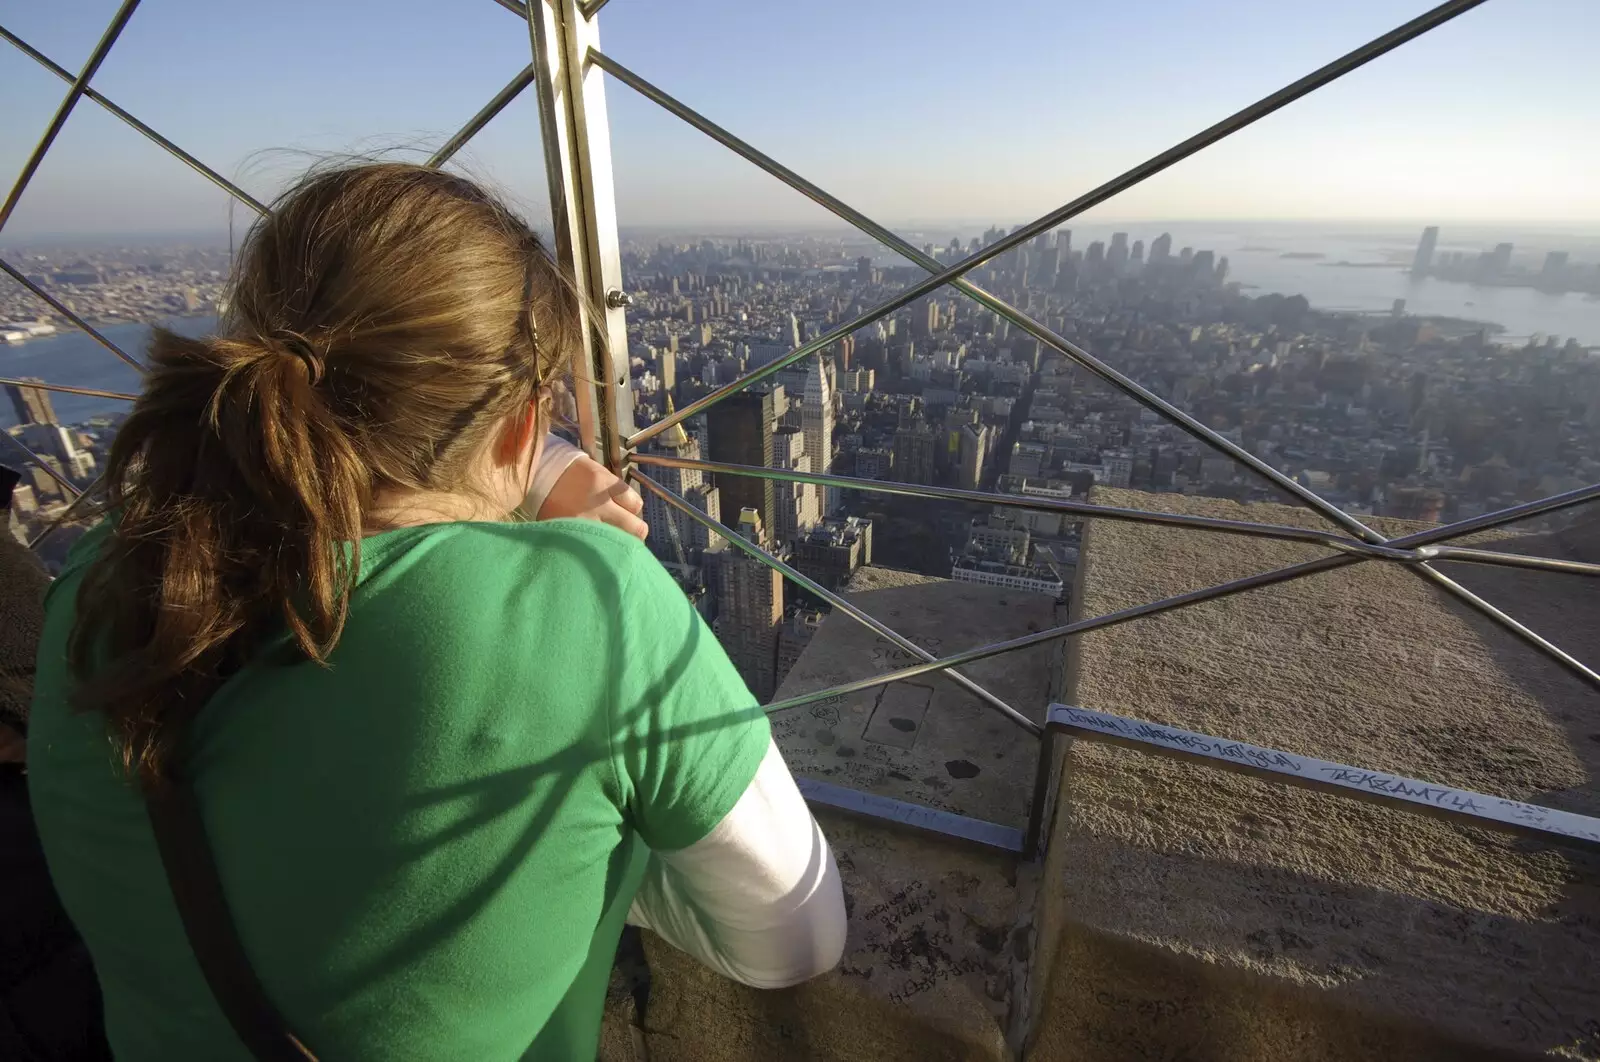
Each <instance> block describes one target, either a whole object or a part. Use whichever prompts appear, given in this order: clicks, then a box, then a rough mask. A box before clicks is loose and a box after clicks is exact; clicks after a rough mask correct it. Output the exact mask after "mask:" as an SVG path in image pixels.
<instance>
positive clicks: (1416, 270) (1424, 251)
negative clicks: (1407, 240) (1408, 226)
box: [1411, 225, 1439, 277]
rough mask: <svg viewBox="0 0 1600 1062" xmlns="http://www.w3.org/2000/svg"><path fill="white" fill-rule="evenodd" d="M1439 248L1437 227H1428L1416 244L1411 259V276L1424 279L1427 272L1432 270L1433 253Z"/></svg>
mask: <svg viewBox="0 0 1600 1062" xmlns="http://www.w3.org/2000/svg"><path fill="white" fill-rule="evenodd" d="M1438 246H1439V226H1437V225H1429V226H1428V227H1427V228H1425V229H1423V230H1422V239H1421V240H1420V241H1418V243H1417V253H1416V257H1414V258H1412V259H1411V275H1412V276H1417V277H1425V276H1427V275H1428V270H1430V269H1432V268H1433V251H1434V248H1436V247H1438Z"/></svg>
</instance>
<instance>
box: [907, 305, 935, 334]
mask: <svg viewBox="0 0 1600 1062" xmlns="http://www.w3.org/2000/svg"><path fill="white" fill-rule="evenodd" d="M938 330H939V303H938V302H937V301H935V300H934V299H927V300H925V301H924V302H923V304H922V305H921V306H920V307H917V308H916V309H914V310H912V311H911V334H912V335H913V336H915V337H916V338H918V339H928V338H930V337H931V336H932V335H933V333H935V332H937V331H938Z"/></svg>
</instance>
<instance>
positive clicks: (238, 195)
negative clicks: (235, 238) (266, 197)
mask: <svg viewBox="0 0 1600 1062" xmlns="http://www.w3.org/2000/svg"><path fill="white" fill-rule="evenodd" d="M0 37H4V38H5V39H6V40H8V41H10V42H11V43H12V44H14V45H16V46H17V48H18V49H19V50H20V51H22V52H23V53H24V54H25V55H27V56H28V57H29V58H31V59H32V60H33V61H34V62H36V63H38V64H39V65H40V66H42V67H44V68H45V69H46V70H48V71H50V72H51V73H52V74H54V75H56V77H59V78H61V79H62V80H63V81H67V82H72V81H73V80H75V79H74V77H73V75H72V72H71V71H70V70H68V69H67V68H66V67H64V66H62V65H61V64H60V63H58V62H56V61H55V60H54V59H51V58H50V57H49V56H47V55H45V54H44V53H43V52H41V51H39V49H37V48H35V47H34V46H33V45H31V44H29V43H28V42H27V41H25V40H23V39H22V38H21V37H19V36H17V35H16V34H15V33H12V32H11V31H10V30H8V29H6V28H5V27H4V26H0ZM83 94H84V95H85V96H87V97H89V98H90V99H91V100H94V101H95V102H96V103H98V104H99V105H100V106H102V107H104V108H105V109H106V110H108V111H110V112H111V113H112V114H114V115H116V116H117V117H118V118H120V119H122V120H123V121H124V122H126V123H127V124H128V125H130V126H132V127H133V128H134V129H135V130H137V131H138V132H139V133H141V134H142V135H143V136H144V137H145V139H147V140H149V141H150V142H151V143H153V144H155V145H156V146H157V147H160V148H161V149H162V150H164V151H166V152H167V153H168V154H170V155H172V156H174V157H175V158H177V159H178V160H179V161H181V162H182V163H183V164H184V165H185V166H188V167H189V168H190V169H191V170H194V171H195V172H196V173H198V174H199V175H200V176H202V177H204V178H205V179H206V180H208V181H210V182H211V183H212V184H214V185H216V186H217V187H218V188H220V189H222V190H223V191H224V192H227V193H228V194H229V195H231V196H233V197H234V198H235V199H237V200H239V202H241V203H243V204H244V205H245V206H247V207H249V208H250V209H251V210H254V211H255V212H256V213H257V214H265V213H266V212H267V208H266V207H264V206H262V205H261V203H260V202H258V201H257V200H256V198H255V197H254V196H252V195H251V194H250V193H249V192H246V191H245V190H244V189H242V188H240V187H239V186H238V185H236V184H234V183H233V182H232V181H230V180H228V179H227V178H226V177H224V176H222V174H220V173H218V172H217V171H216V170H214V169H212V168H211V167H210V166H207V165H206V164H205V163H203V162H201V161H200V160H199V159H197V158H195V157H194V156H193V155H191V154H189V153H188V152H187V151H185V150H183V148H181V147H179V146H178V145H177V144H174V143H173V142H172V141H170V140H168V139H167V138H166V137H164V136H162V135H161V134H160V133H158V132H156V131H155V130H154V129H152V128H150V127H149V126H148V125H146V124H145V123H144V122H142V121H140V120H139V119H138V118H136V117H134V116H133V115H132V114H130V113H128V112H127V111H125V110H123V109H122V108H121V107H119V106H118V105H117V104H116V103H113V102H112V101H111V100H110V99H108V98H107V97H106V96H105V95H103V94H102V93H101V92H100V91H99V90H97V89H95V88H94V87H92V86H90V85H87V84H86V85H84V86H83Z"/></svg>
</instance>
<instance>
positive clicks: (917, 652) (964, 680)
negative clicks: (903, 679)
mask: <svg viewBox="0 0 1600 1062" xmlns="http://www.w3.org/2000/svg"><path fill="white" fill-rule="evenodd" d="M634 481H635V482H637V483H639V484H640V485H641V486H643V487H644V488H645V489H646V490H648V491H650V492H651V493H652V494H654V495H656V496H657V497H658V498H660V499H661V500H662V501H664V502H666V503H667V504H668V505H670V506H671V507H672V508H674V509H676V510H678V511H679V512H681V513H683V514H684V515H685V516H687V517H689V518H690V519H692V520H694V521H695V522H696V523H698V524H700V525H701V526H703V527H705V528H707V529H708V530H711V531H714V532H716V533H717V534H719V535H721V536H722V537H723V538H724V539H726V540H727V541H728V543H729V544H730V545H732V546H734V547H735V548H737V549H739V550H742V551H743V552H744V553H746V554H748V555H750V556H751V557H753V558H755V559H756V560H757V561H759V562H760V563H762V564H764V565H766V566H767V567H768V568H771V569H773V570H774V571H777V572H779V573H781V574H782V575H783V576H784V577H785V578H786V579H788V580H789V581H790V582H793V583H794V584H795V585H796V586H799V587H801V588H803V589H804V590H806V591H807V592H808V593H811V594H814V595H815V596H816V597H818V598H820V599H821V600H823V601H826V602H827V603H828V604H829V605H831V606H833V607H834V608H836V609H838V610H839V611H840V612H843V613H844V614H845V615H847V616H849V617H850V618H851V619H853V620H855V621H856V622H857V623H860V624H862V625H863V626H865V627H866V628H867V629H869V630H871V631H873V632H874V633H876V634H878V635H881V636H882V637H884V638H887V639H889V640H890V641H891V642H893V643H894V644H895V645H897V646H899V647H900V648H902V649H904V650H905V651H906V652H908V653H910V654H912V655H913V656H916V657H918V658H920V659H921V660H923V661H932V660H935V659H936V658H935V657H934V655H933V654H932V653H930V652H928V650H926V649H924V648H922V646H920V645H918V644H917V643H916V642H913V641H912V640H911V639H909V638H907V637H906V636H905V635H903V634H900V633H898V632H896V631H894V630H892V629H890V628H889V627H888V626H887V625H886V624H884V623H883V622H881V621H880V620H878V619H875V618H874V617H872V616H871V615H869V614H868V613H866V612H864V611H862V610H861V609H860V608H858V607H857V606H856V605H854V604H852V603H851V602H849V601H846V600H845V599H844V598H842V597H840V596H839V595H838V594H836V593H834V592H833V591H831V590H829V589H827V588H826V587H824V586H823V585H822V584H821V583H819V582H817V581H816V580H815V579H812V578H811V577H810V576H807V575H805V574H803V573H802V572H799V571H797V570H796V569H794V568H792V567H790V566H789V565H787V564H785V563H784V562H783V561H781V560H779V559H778V558H777V557H774V556H773V555H772V554H770V553H768V552H767V551H766V550H764V549H762V548H761V547H760V546H758V545H756V544H755V543H754V542H751V541H749V540H748V539H746V538H745V537H744V536H742V535H740V534H739V532H737V531H734V530H733V529H732V528H729V527H727V526H725V525H724V524H722V523H721V522H719V521H717V520H714V519H712V518H711V517H710V516H709V515H707V514H706V513H703V512H701V511H700V510H699V509H696V508H695V507H694V506H693V505H690V504H689V502H688V501H687V500H686V499H685V498H683V497H682V496H681V495H679V494H677V493H676V492H674V491H672V490H669V489H668V488H666V487H663V486H662V485H661V484H659V483H657V482H656V481H655V480H653V479H651V478H650V477H649V476H643V475H635V476H634ZM943 670H944V672H945V676H946V677H947V678H948V679H950V681H951V682H954V683H955V684H956V685H958V686H960V687H961V688H962V689H964V690H966V691H967V692H968V693H970V694H972V695H973V696H974V697H977V698H978V699H979V700H981V701H983V702H984V703H985V704H987V705H988V706H989V707H991V708H993V709H995V710H996V711H998V712H999V713H1000V714H1001V715H1003V716H1005V717H1006V718H1007V719H1009V720H1011V721H1012V722H1013V723H1015V724H1017V725H1018V726H1020V727H1021V728H1022V729H1024V730H1026V731H1027V732H1028V733H1030V734H1032V735H1033V736H1035V737H1038V736H1040V735H1041V734H1043V733H1044V729H1043V727H1041V726H1040V725H1039V724H1038V723H1036V722H1034V721H1033V720H1032V719H1029V718H1028V717H1027V716H1026V715H1024V714H1022V713H1021V712H1019V711H1017V709H1015V708H1013V707H1012V706H1011V705H1009V704H1007V703H1006V702H1005V701H1003V700H1001V699H1000V698H999V697H996V696H995V695H994V694H993V693H990V692H989V691H988V690H986V689H984V688H983V687H982V686H980V685H978V684H977V683H976V682H974V681H972V680H971V679H970V678H968V677H967V676H965V675H963V674H961V673H960V672H959V671H956V670H954V669H953V668H946V669H943Z"/></svg>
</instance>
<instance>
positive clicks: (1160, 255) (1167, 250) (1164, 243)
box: [1150, 232, 1172, 265]
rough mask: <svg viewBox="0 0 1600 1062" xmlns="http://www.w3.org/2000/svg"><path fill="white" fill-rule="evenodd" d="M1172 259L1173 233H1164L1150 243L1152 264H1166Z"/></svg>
mask: <svg viewBox="0 0 1600 1062" xmlns="http://www.w3.org/2000/svg"><path fill="white" fill-rule="evenodd" d="M1171 257H1172V233H1170V232H1163V233H1162V234H1161V235H1160V236H1157V237H1156V238H1155V239H1154V240H1152V241H1150V264H1151V265H1154V264H1155V263H1157V262H1165V261H1166V260H1167V259H1168V258H1171Z"/></svg>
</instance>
